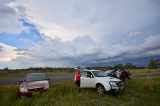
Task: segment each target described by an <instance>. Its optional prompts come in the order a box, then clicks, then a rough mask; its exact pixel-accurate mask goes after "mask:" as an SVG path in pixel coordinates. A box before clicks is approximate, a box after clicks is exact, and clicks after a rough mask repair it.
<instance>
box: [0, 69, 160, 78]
mask: <svg viewBox="0 0 160 106" xmlns="http://www.w3.org/2000/svg"><path fill="white" fill-rule="evenodd" d="M40 72H43V73H46V75H53V74H54V75H59V74H70V73H73V72H61V71H60V72H54V71H53V72H46V71H40ZM27 73H29V72H28V71H12V72H8V71H0V77H25V76H26V74H27ZM131 73H132V74H133V75H135V74H142V73H160V69H158V70H155V69H151V70H146V69H132V70H131Z"/></svg>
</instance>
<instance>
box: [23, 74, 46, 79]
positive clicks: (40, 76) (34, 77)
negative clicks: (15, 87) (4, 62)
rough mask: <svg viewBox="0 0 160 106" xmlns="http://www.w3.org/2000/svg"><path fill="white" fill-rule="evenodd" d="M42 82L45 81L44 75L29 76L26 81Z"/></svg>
mask: <svg viewBox="0 0 160 106" xmlns="http://www.w3.org/2000/svg"><path fill="white" fill-rule="evenodd" d="M41 80H45V75H44V74H31V75H27V77H26V80H25V81H41Z"/></svg>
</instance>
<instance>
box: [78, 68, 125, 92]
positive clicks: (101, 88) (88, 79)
mask: <svg viewBox="0 0 160 106" xmlns="http://www.w3.org/2000/svg"><path fill="white" fill-rule="evenodd" d="M80 74H81V77H80V88H96V90H97V92H98V93H99V94H104V93H105V91H115V92H119V91H122V89H124V88H125V85H124V83H123V82H122V81H121V80H119V79H117V78H113V77H108V76H106V74H105V73H103V72H101V71H99V70H81V71H80Z"/></svg>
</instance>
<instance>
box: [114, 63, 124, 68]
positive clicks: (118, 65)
mask: <svg viewBox="0 0 160 106" xmlns="http://www.w3.org/2000/svg"><path fill="white" fill-rule="evenodd" d="M113 68H115V69H117V68H120V69H123V68H124V66H123V64H115V65H114V66H113Z"/></svg>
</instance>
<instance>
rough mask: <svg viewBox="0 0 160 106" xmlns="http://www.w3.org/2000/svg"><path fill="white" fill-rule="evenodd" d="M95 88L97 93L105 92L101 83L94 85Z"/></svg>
mask: <svg viewBox="0 0 160 106" xmlns="http://www.w3.org/2000/svg"><path fill="white" fill-rule="evenodd" d="M96 90H97V92H98V93H99V94H101V95H102V94H104V93H105V88H104V86H103V85H101V84H98V85H97V86H96Z"/></svg>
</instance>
